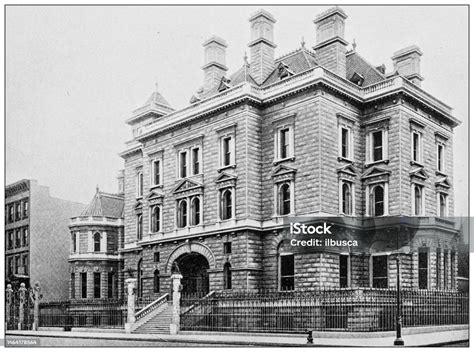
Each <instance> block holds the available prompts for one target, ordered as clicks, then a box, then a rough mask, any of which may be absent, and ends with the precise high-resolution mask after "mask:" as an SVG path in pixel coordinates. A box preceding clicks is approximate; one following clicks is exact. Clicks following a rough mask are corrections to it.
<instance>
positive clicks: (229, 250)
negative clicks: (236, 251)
mask: <svg viewBox="0 0 474 352" xmlns="http://www.w3.org/2000/svg"><path fill="white" fill-rule="evenodd" d="M224 254H232V242H224Z"/></svg>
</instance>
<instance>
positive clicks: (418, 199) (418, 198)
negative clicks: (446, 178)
mask: <svg viewBox="0 0 474 352" xmlns="http://www.w3.org/2000/svg"><path fill="white" fill-rule="evenodd" d="M414 193H415V194H414V196H415V209H414V215H421V213H422V189H421V186H418V185H416V186H415V191H414Z"/></svg>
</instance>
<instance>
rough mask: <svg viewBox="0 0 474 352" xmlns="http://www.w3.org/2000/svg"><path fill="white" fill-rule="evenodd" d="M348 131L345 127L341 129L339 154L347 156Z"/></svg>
mask: <svg viewBox="0 0 474 352" xmlns="http://www.w3.org/2000/svg"><path fill="white" fill-rule="evenodd" d="M348 148H349V131H348V130H347V129H345V128H342V129H341V156H342V157H343V158H348V157H349V149H348Z"/></svg>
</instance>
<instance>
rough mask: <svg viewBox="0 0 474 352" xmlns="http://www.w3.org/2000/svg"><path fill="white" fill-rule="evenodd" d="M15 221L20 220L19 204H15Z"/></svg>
mask: <svg viewBox="0 0 474 352" xmlns="http://www.w3.org/2000/svg"><path fill="white" fill-rule="evenodd" d="M15 220H16V221H18V220H21V202H18V203H16V217H15Z"/></svg>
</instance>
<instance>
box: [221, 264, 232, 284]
mask: <svg viewBox="0 0 474 352" xmlns="http://www.w3.org/2000/svg"><path fill="white" fill-rule="evenodd" d="M223 273H224V290H231V289H232V272H231V271H230V263H225V264H224V271H223Z"/></svg>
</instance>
